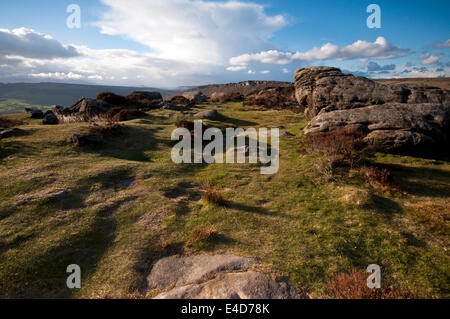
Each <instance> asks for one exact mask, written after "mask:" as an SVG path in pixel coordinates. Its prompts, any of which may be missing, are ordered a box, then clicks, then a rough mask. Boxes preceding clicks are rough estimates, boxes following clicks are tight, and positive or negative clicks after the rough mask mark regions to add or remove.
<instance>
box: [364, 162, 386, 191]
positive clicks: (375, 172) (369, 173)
mask: <svg viewBox="0 0 450 319" xmlns="http://www.w3.org/2000/svg"><path fill="white" fill-rule="evenodd" d="M359 174H360V175H361V176H362V177H363V178H364V179H365V180H366V181H367V182H369V183H379V184H381V185H383V186H392V185H393V183H394V181H393V178H392V175H391V174H390V173H389V171H388V170H387V169H380V168H378V167H375V166H365V165H364V166H363V167H361V169H360V170H359Z"/></svg>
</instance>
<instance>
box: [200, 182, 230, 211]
mask: <svg viewBox="0 0 450 319" xmlns="http://www.w3.org/2000/svg"><path fill="white" fill-rule="evenodd" d="M202 188H203V189H202V191H203V197H202V199H203V201H204V202H206V203H209V204H213V205H217V206H223V205H225V200H224V198H223V196H222V194H221V192H220V191H218V190H217V189H215V188H214V187H213V186H211V183H210V182H209V181H208V180H204V181H203V183H202Z"/></svg>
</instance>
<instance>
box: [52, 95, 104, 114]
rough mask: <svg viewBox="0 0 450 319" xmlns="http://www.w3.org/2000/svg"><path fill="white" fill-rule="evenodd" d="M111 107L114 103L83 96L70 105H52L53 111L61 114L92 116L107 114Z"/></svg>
mask: <svg viewBox="0 0 450 319" xmlns="http://www.w3.org/2000/svg"><path fill="white" fill-rule="evenodd" d="M111 107H112V105H111V104H109V103H106V102H102V101H97V100H94V99H88V98H85V97H82V98H80V99H78V100H77V101H76V102H75V103H73V104H72V105H71V106H69V107H62V106H59V105H55V106H53V107H52V112H53V113H54V114H55V115H56V114H57V115H61V116H69V115H84V116H87V117H89V118H92V117H94V116H98V115H103V114H105V113H106V112H108V111H109V110H110V109H111Z"/></svg>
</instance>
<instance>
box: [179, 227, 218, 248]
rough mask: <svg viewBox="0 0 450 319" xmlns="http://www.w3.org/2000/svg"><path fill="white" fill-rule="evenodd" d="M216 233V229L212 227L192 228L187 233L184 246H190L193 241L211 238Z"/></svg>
mask: <svg viewBox="0 0 450 319" xmlns="http://www.w3.org/2000/svg"><path fill="white" fill-rule="evenodd" d="M216 233H217V232H216V229H215V228H213V227H199V228H194V229H192V230H191V232H190V233H189V240H188V242H187V243H186V246H191V245H193V244H195V243H199V242H205V241H209V240H212V239H213V238H214V236H215V235H216Z"/></svg>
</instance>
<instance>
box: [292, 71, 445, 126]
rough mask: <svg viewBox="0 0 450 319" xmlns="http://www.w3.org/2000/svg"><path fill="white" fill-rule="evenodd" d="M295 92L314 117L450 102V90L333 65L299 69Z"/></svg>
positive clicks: (301, 103) (299, 100) (307, 112)
mask: <svg viewBox="0 0 450 319" xmlns="http://www.w3.org/2000/svg"><path fill="white" fill-rule="evenodd" d="M295 90H296V91H295V94H296V98H297V101H298V103H299V104H300V105H301V106H303V107H305V108H306V111H305V114H306V116H307V117H308V118H310V119H312V118H313V117H314V116H316V115H318V114H319V113H323V112H330V111H335V110H345V109H354V108H360V107H365V106H370V105H377V104H384V103H408V104H421V103H440V104H444V105H450V94H449V91H447V90H443V89H439V88H433V87H419V86H407V85H403V86H396V85H383V84H379V83H376V82H374V81H372V80H370V79H367V78H364V77H360V76H353V75H351V74H343V73H342V72H341V70H339V69H337V68H331V67H309V68H303V69H299V70H297V72H296V73H295Z"/></svg>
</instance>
